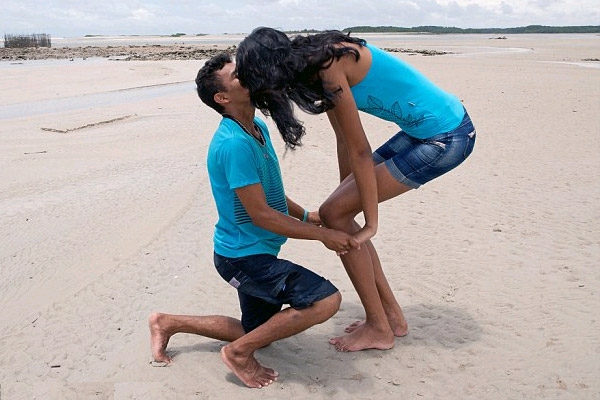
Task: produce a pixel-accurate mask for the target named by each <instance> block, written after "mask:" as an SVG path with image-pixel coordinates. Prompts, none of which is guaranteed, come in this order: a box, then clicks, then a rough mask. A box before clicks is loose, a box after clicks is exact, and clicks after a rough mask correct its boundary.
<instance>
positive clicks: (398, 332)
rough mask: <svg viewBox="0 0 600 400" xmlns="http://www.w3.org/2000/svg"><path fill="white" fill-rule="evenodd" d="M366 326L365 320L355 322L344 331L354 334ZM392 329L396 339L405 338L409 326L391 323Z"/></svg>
mask: <svg viewBox="0 0 600 400" xmlns="http://www.w3.org/2000/svg"><path fill="white" fill-rule="evenodd" d="M388 321H389V320H388ZM364 324H365V320H364V319H363V320H362V321H355V322H353V323H351V324H350V325H348V326H347V327H346V329H344V332H346V333H352V332H354V331H355V330H356V329H358V328H359V327H361V326H363V325H364ZM392 325H394V326H392ZM390 327H391V328H392V332H393V333H394V336H396V337H403V336H406V335H408V325H407V324H406V322H405V323H404V324H392V323H391V322H390Z"/></svg>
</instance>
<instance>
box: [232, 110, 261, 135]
mask: <svg viewBox="0 0 600 400" xmlns="http://www.w3.org/2000/svg"><path fill="white" fill-rule="evenodd" d="M225 114H227V115H229V116H230V117H233V118H234V119H235V120H236V121H238V122H239V123H240V124H242V125H243V126H244V128H246V130H247V131H248V132H250V133H251V134H252V135H256V134H257V133H255V129H254V114H255V109H254V107H250V108H246V109H244V110H240V109H233V110H231V109H230V110H225Z"/></svg>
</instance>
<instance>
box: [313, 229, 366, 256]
mask: <svg viewBox="0 0 600 400" xmlns="http://www.w3.org/2000/svg"><path fill="white" fill-rule="evenodd" d="M323 229H324V235H323V239H321V242H322V243H323V244H324V245H325V247H327V248H328V249H329V250H333V251H335V252H336V254H337V255H338V256H339V255H343V254H346V253H348V252H349V251H350V250H352V249H358V248H360V243H359V242H358V241H357V240H356V239H354V238H353V237H352V235H349V234H347V233H346V232H342V231H336V230H335V229H327V228H323Z"/></svg>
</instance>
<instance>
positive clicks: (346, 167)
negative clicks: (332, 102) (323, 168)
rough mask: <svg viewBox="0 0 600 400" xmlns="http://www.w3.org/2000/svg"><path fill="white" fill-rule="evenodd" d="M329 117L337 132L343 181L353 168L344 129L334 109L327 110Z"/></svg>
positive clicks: (336, 137)
mask: <svg viewBox="0 0 600 400" xmlns="http://www.w3.org/2000/svg"><path fill="white" fill-rule="evenodd" d="M327 117H328V118H329V123H330V124H331V127H332V128H333V131H334V132H335V139H336V147H337V160H338V169H339V172H340V182H342V181H343V180H344V179H346V177H347V176H348V175H350V174H351V173H352V169H351V168H350V160H349V159H348V149H347V147H346V141H345V140H344V135H343V134H342V129H341V128H340V125H339V124H338V121H337V118H336V116H335V114H334V112H333V110H329V111H327Z"/></svg>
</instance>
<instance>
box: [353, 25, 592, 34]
mask: <svg viewBox="0 0 600 400" xmlns="http://www.w3.org/2000/svg"><path fill="white" fill-rule="evenodd" d="M343 31H344V32H352V33H357V32H360V33H366V32H369V33H383V32H385V33H433V34H443V33H503V34H506V33H513V34H514V33H600V25H586V26H545V25H528V26H522V27H516V28H455V27H447V26H415V27H413V28H402V27H397V26H353V27H350V28H345V29H344V30H343Z"/></svg>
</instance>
